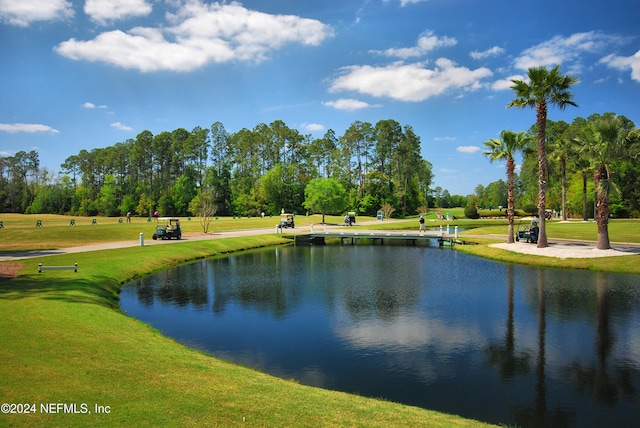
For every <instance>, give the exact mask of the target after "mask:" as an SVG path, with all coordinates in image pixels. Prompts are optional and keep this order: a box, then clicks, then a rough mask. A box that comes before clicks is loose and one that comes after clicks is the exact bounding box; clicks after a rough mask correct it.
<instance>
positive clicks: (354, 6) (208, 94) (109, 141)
mask: <svg viewBox="0 0 640 428" xmlns="http://www.w3.org/2000/svg"><path fill="white" fill-rule="evenodd" d="M638 22H640V4H639V3H638V2H637V0H616V1H613V2H608V1H604V0H581V1H577V0H562V1H557V0H536V1H529V0H519V1H513V0H484V1H479V0H323V1H300V0H245V1H242V2H235V1H223V2H211V1H209V2H208V1H205V0H77V1H71V0H0V94H1V95H0V156H3V157H5V156H13V155H15V154H16V153H17V152H18V151H27V152H28V151H31V150H36V151H37V152H38V153H39V155H40V166H41V167H46V168H47V169H49V170H50V171H51V172H55V173H58V172H61V167H60V165H61V164H62V163H63V162H64V161H65V159H67V158H68V157H69V156H72V155H76V154H78V152H79V151H80V150H82V149H85V150H88V151H91V150H92V149H94V148H100V147H107V146H112V145H114V144H116V143H117V142H122V141H126V140H127V139H130V138H135V137H136V135H138V134H139V133H140V132H142V131H144V130H149V131H151V132H152V133H154V134H157V133H160V132H163V131H173V130H175V129H177V128H185V129H187V130H192V129H193V128H195V127H196V126H200V127H203V128H208V127H210V126H211V124H213V123H214V122H218V121H219V122H221V123H222V124H223V125H224V127H225V129H226V130H227V131H228V132H229V133H234V132H237V131H239V130H240V129H242V128H247V129H253V128H254V127H255V126H256V125H258V124H261V123H266V124H269V123H271V122H273V121H275V120H282V121H284V122H285V123H286V124H287V126H289V127H290V128H295V129H297V130H299V131H300V132H301V133H303V134H305V135H310V136H311V137H312V138H320V137H322V136H323V135H324V134H325V133H326V132H327V130H329V129H333V130H334V131H335V133H336V135H338V136H340V135H342V134H343V133H344V131H345V130H346V129H347V128H348V127H349V125H351V124H352V123H353V122H354V121H356V120H360V121H367V122H370V123H371V124H373V125H375V123H376V122H377V121H379V120H382V119H394V120H396V121H398V122H399V123H400V124H401V125H403V126H404V125H410V126H411V127H412V128H413V130H414V132H415V133H416V134H417V135H418V136H419V137H420V140H421V142H422V156H423V157H424V158H425V159H426V160H428V161H429V162H431V164H432V165H433V173H434V182H433V184H432V187H434V188H435V187H436V186H440V187H441V188H442V189H446V190H448V191H449V193H451V194H459V195H468V194H471V193H474V190H475V188H476V186H477V185H479V184H482V185H484V186H486V185H487V184H489V183H491V182H494V181H497V180H499V179H506V175H505V165H504V163H498V162H496V163H493V164H492V163H490V162H489V161H488V160H487V158H486V156H483V151H484V146H483V143H484V142H485V141H487V140H489V139H491V138H498V137H499V135H500V132H501V131H502V130H505V129H508V130H512V131H516V132H520V131H526V130H528V129H529V128H530V127H531V125H532V124H533V123H534V122H535V111H534V110H532V109H524V110H521V109H516V108H511V109H507V108H506V106H507V104H508V103H509V102H510V101H511V100H512V99H513V98H514V94H513V91H512V90H511V89H510V88H509V86H510V85H511V80H510V79H526V73H527V70H528V68H529V67H533V66H545V67H549V68H551V67H553V66H555V65H557V64H559V65H560V66H561V70H562V72H563V73H566V74H571V75H573V76H575V77H578V78H579V79H580V80H579V83H577V84H576V85H575V86H573V87H572V92H573V94H574V100H575V102H576V103H577V104H578V105H579V106H578V107H577V108H575V107H568V108H567V109H565V110H563V111H561V110H559V109H557V108H551V109H550V110H549V115H548V117H549V119H550V120H564V121H567V122H571V121H572V120H573V119H574V118H575V117H585V118H586V117H588V116H590V115H591V114H594V113H600V114H602V113H605V112H614V113H616V114H618V115H625V116H626V117H628V118H629V119H631V120H632V121H633V122H635V123H636V126H638V125H640V25H639V24H638Z"/></svg>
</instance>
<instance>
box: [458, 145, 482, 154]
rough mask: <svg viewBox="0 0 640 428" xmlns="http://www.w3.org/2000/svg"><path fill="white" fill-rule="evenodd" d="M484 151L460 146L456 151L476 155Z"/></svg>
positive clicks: (473, 147)
mask: <svg viewBox="0 0 640 428" xmlns="http://www.w3.org/2000/svg"><path fill="white" fill-rule="evenodd" d="M480 150H482V149H481V148H480V147H478V146H458V147H456V151H458V152H460V153H476V152H479V151H480Z"/></svg>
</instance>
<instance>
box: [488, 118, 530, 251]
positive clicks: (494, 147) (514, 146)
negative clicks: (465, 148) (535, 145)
mask: <svg viewBox="0 0 640 428" xmlns="http://www.w3.org/2000/svg"><path fill="white" fill-rule="evenodd" d="M531 142H532V138H531V136H530V135H528V134H527V133H526V132H520V133H519V134H516V133H515V132H513V131H502V132H501V133H500V139H498V138H492V139H491V140H489V141H486V142H485V143H484V145H485V146H486V147H487V148H488V150H487V151H486V152H484V153H483V154H484V155H485V156H487V157H488V158H489V161H490V162H494V161H497V160H503V159H506V161H507V219H508V220H509V236H508V237H507V243H508V244H513V242H514V241H513V234H514V231H513V216H514V211H515V204H514V197H513V189H514V187H515V180H514V171H515V166H516V163H515V160H514V157H515V155H516V153H517V152H519V151H525V152H526V151H528V150H529V146H530V144H531Z"/></svg>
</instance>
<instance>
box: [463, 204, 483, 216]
mask: <svg viewBox="0 0 640 428" xmlns="http://www.w3.org/2000/svg"><path fill="white" fill-rule="evenodd" d="M464 215H465V217H467V218H470V219H474V220H475V219H477V218H480V214H478V210H477V209H476V207H475V206H474V205H467V206H466V207H465V209H464Z"/></svg>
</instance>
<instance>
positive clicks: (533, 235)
mask: <svg viewBox="0 0 640 428" xmlns="http://www.w3.org/2000/svg"><path fill="white" fill-rule="evenodd" d="M538 221H539V220H538V219H537V218H535V219H533V220H531V223H530V224H529V225H528V226H519V227H518V231H517V232H516V241H520V240H521V239H523V240H526V241H527V243H532V244H536V243H538V233H539V232H540V227H539V226H538Z"/></svg>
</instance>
